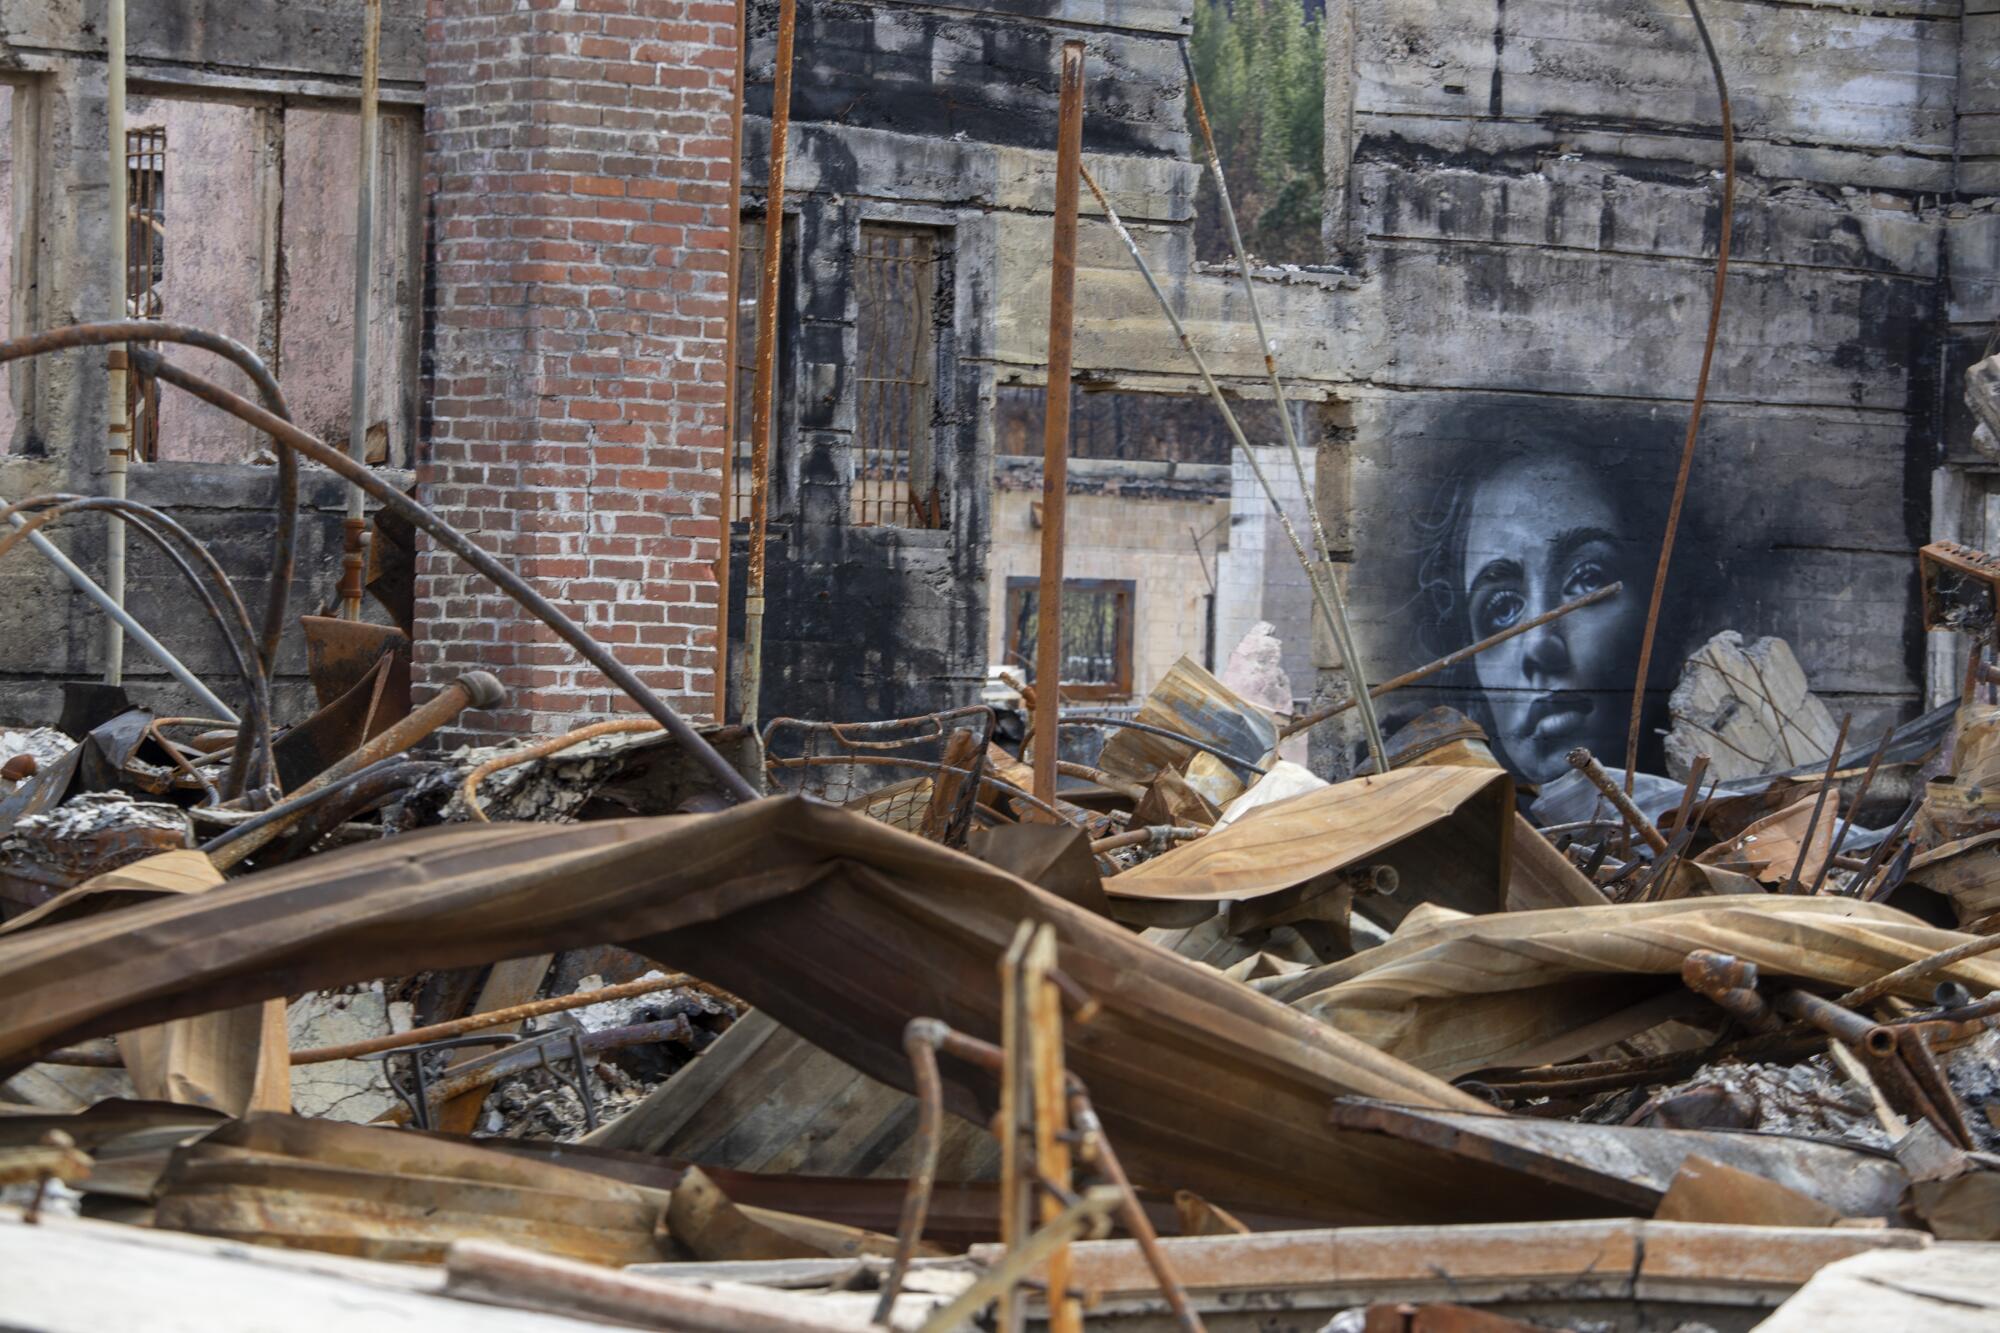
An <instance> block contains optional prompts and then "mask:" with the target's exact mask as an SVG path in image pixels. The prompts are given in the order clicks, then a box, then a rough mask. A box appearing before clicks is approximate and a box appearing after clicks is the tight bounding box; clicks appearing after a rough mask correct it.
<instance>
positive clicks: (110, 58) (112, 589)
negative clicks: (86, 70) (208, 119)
mask: <svg viewBox="0 0 2000 1333" xmlns="http://www.w3.org/2000/svg"><path fill="white" fill-rule="evenodd" d="M104 10H105V13H104V43H105V51H106V55H107V61H106V66H105V93H104V119H105V123H106V129H107V131H108V132H109V136H110V142H109V144H108V149H109V155H108V158H107V162H108V166H107V175H106V180H105V185H106V187H107V190H108V194H107V198H106V205H107V210H108V212H109V215H110V216H109V218H108V222H109V224H110V228H111V235H110V237H109V239H110V242H111V256H110V262H111V273H110V280H111V286H110V290H109V291H108V292H107V293H106V296H107V297H108V298H109V300H108V304H109V305H110V317H111V318H112V319H114V320H123V319H126V318H128V317H129V316H130V314H131V312H130V311H128V310H127V309H126V308H125V288H126V285H127V283H128V282H129V281H130V275H129V274H128V273H127V272H126V264H127V258H126V254H125V248H126V242H127V238H128V235H129V233H130V230H131V223H130V221H129V220H128V219H127V218H126V208H127V203H126V199H125V0H105V4H104ZM105 366H106V372H107V373H106V385H105V391H106V398H105V404H104V406H105V456H104V493H105V494H106V495H108V496H110V497H111V498H112V499H114V500H123V499H124V498H125V474H126V471H127V469H128V468H129V467H130V466H131V459H132V423H131V421H130V420H129V419H128V417H127V413H126V410H125V409H126V402H125V395H126V393H127V388H126V376H127V375H128V374H129V373H130V372H129V371H128V370H127V361H126V354H125V351H124V349H122V348H114V349H113V350H112V351H111V352H110V353H109V354H107V356H106V357H105ZM104 590H105V592H107V593H108V594H110V596H111V600H112V601H114V602H116V603H117V604H118V605H120V606H123V605H125V524H124V521H123V520H122V519H118V520H114V521H113V522H111V523H110V524H108V525H107V526H106V528H105V531H104ZM124 680H125V627H124V625H122V624H121V623H119V622H118V621H117V620H115V619H113V620H107V621H106V622H105V625H104V683H105V684H107V685H119V684H123V683H124Z"/></svg>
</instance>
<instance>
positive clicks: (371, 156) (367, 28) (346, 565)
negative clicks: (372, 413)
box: [340, 0, 382, 620]
mask: <svg viewBox="0 0 2000 1333" xmlns="http://www.w3.org/2000/svg"><path fill="white" fill-rule="evenodd" d="M381 68H382V0H362V6H361V162H360V167H359V170H358V172H357V174H356V182H357V188H356V191H355V200H354V363H353V366H352V367H351V370H350V374H349V378H348V393H347V456H348V457H349V458H352V459H353V460H354V461H355V462H356V463H358V464H360V465H362V466H363V467H366V466H367V464H368V334H369V332H370V329H369V319H368V313H369V306H370V304H371V300H370V298H371V296H372V295H373V293H372V292H371V291H370V286H371V283H370V279H371V278H372V277H373V276H374V274H373V273H372V272H371V270H372V269H373V268H374V253H375V171H376V166H375V157H376V154H375V126H376V121H377V118H378V116H379V113H380V103H381V78H380V75H381ZM367 527H368V506H367V496H366V494H365V493H364V492H363V491H362V489H361V488H360V487H359V486H355V485H351V484H350V485H349V486H348V488H347V518H346V521H345V522H344V523H343V524H342V547H341V557H340V566H341V567H340V617H341V619H343V620H359V619H361V588H362V585H363V584H364V583H366V582H367V580H368V539H367Z"/></svg>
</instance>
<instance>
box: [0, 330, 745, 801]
mask: <svg viewBox="0 0 2000 1333" xmlns="http://www.w3.org/2000/svg"><path fill="white" fill-rule="evenodd" d="M10 350H11V344H7V343H0V364H4V363H5V362H6V361H8V360H10V359H11V356H10V355H9V353H10ZM135 355H136V356H137V357H139V358H141V359H142V362H143V364H144V366H145V367H146V369H147V373H148V374H152V375H156V376H158V377H159V378H160V379H163V380H165V381H166V382H167V383H169V384H172V385H174V386H175V387H176V388H180V389H185V390H186V391H187V392H189V393H191V394H193V395H194V396H195V397H197V398H199V399H201V400H202V401H203V402H205V403H211V404H213V405H215V406H216V407H219V408H221V409H222V410H223V411H225V412H228V413H230V414H231V415H233V416H235V417H236V418H237V419H238V420H241V421H247V422H249V423H250V424H251V425H253V426H255V427H257V429H259V430H261V431H263V432H264V433H265V434H266V435H269V436H270V437H271V438H272V440H274V441H276V442H277V444H278V445H279V446H281V447H282V448H286V449H296V450H298V451H299V452H300V453H301V454H304V455H305V456H306V457H307V458H309V459H311V460H312V461H313V462H315V463H318V464H319V465H320V466H321V467H324V468H326V469H328V470H329V471H332V472H334V473H337V474H338V475H340V476H342V477H345V478H346V479H348V480H350V481H353V482H355V483H357V484H358V485H360V486H361V488H362V489H363V490H365V491H367V492H368V494H369V495H370V496H372V497H373V498H374V499H375V501H376V503H377V504H379V505H380V506H381V507H382V508H384V509H387V510H389V511H391V512H392V513H395V514H397V515H400V516H401V517H402V518H404V519H407V520H408V521H409V522H410V523H412V524H414V525H415V526H417V527H418V528H421V529H422V530H423V531H424V532H425V533H427V534H429V536H430V537H431V538H433V539H434V540H435V541H436V542H437V543H438V545H440V546H442V547H444V548H445V549H446V550H448V551H450V552H451V553H452V554H453V555H456V556H457V557H458V558H459V559H460V560H462V561H464V562H465V564H466V565H468V566H469V567H471V569H472V570H473V571H474V572H475V573H477V574H480V575H482V576H483V577H484V578H486V579H487V580H488V581H489V582H491V583H492V584H493V585H494V586H495V587H497V588H499V589H500V591H501V592H503V593H505V594H506V595H507V596H509V597H511V598H512V599H513V600H514V601H516V602H518V603H519V604H520V605H521V607H522V608H523V609H525V610H526V611H527V612H528V613H529V614H530V615H532V616H534V617H535V619H537V620H539V621H541V622H542V623H543V624H544V625H547V626H548V627H549V628H550V629H551V630H552V631H554V632H555V635H556V637H557V638H559V639H561V640H562V641H563V642H564V643H567V644H568V645H569V646H570V647H571V648H573V649H575V650H576V653H577V655H578V656H579V657H582V658H583V659H584V661H586V662H588V663H590V664H591V665H592V666H594V667H596V668H597V669H598V670H599V671H601V672H603V673H604V676H605V677H606V678H607V679H608V680H610V682H611V683H612V684H613V685H616V686H617V687H618V688H619V689H620V690H622V691H624V692H625V693H626V694H627V695H628V696H630V698H631V699H632V701H633V702H634V703H636V704H638V705H639V707H640V708H641V709H643V710H644V711H645V712H646V713H647V714H649V715H650V716H652V717H654V718H656V719H658V721H659V723H660V725H662V726H663V727H665V728H666V729H667V734H668V735H670V736H672V737H673V738H674V741H675V743H676V744H678V745H679V746H680V747H681V748H682V749H684V750H686V751H687V752H688V753H689V754H690V755H692V756H693V757H694V760H695V762H696V763H698V764H700V765H701V766H702V767H703V768H705V769H707V770H708V772H709V774H710V776H712V777H713V778H714V779H715V781H716V783H717V785H718V786H720V787H721V789H722V790H723V791H725V792H727V793H729V795H730V797H731V798H732V799H733V800H737V801H754V800H756V799H757V790H756V788H754V787H752V786H751V785H750V783H749V781H748V780H747V779H745V778H744V776H743V775H742V774H741V773H738V772H737V771H736V770H735V769H734V768H733V767H731V766H730V763H729V761H728V760H726V759H724V758H723V757H722V756H721V755H720V754H718V753H716V750H715V747H714V746H712V745H710V744H709V743H708V741H707V740H706V739H705V738H704V737H703V736H702V735H701V734H700V733H699V732H697V731H696V730H695V729H694V728H693V727H691V726H689V725H688V722H687V719H686V718H683V717H682V716H681V715H680V714H679V713H678V712H676V711H675V709H674V707H673V705H672V704H669V703H668V702H667V701H666V700H665V699H662V698H661V697H660V696H659V695H658V694H656V693H654V692H653V691H652V690H651V689H649V688H647V686H646V684H645V682H644V681H642V680H640V679H639V677H638V676H636V675H635V674H633V672H632V669H631V668H630V667H628V666H626V665H625V664H624V663H622V662H620V661H619V660H618V659H617V658H616V657H615V656H613V655H612V654H611V652H610V651H609V650H607V649H606V648H605V647H604V645H603V644H601V643H599V642H597V640H595V639H593V638H592V637H591V636H590V635H589V634H588V633H586V632H585V631H584V629H583V627H582V626H580V625H578V624H577V623H576V622H575V621H574V620H571V619H570V618H569V616H568V615H566V614H564V613H563V611H562V610H561V609H560V608H559V607H557V606H556V605H555V603H553V602H551V601H550V600H549V599H548V598H546V597H544V596H542V595H541V594H540V593H539V592H536V591H535V589H534V588H533V587H532V586H530V585H529V583H528V582H527V580H525V579H523V578H522V577H521V576H520V575H518V574H516V573H515V572H514V571H513V570H511V569H509V568H507V566H505V565H503V564H501V563H500V562H499V561H498V560H496V559H494V558H493V556H492V555H490V554H488V553H487V551H486V550H485V549H484V548H483V547H481V546H480V545H479V544H478V543H476V542H474V541H473V540H472V539H471V538H470V537H468V536H466V535H465V534H464V533H463V532H460V531H459V530H458V529H457V528H456V527H454V526H452V525H451V524H450V523H447V522H445V521H444V520H443V519H442V518H440V517H438V516H437V515H436V514H434V513H432V512H431V511H430V510H429V509H427V508H426V507H425V506H423V505H422V504H419V503H418V502H417V501H416V500H413V499H411V498H410V497H409V496H407V495H405V494H403V493H402V492H401V491H400V490H397V489H396V488H395V487H394V486H392V485H390V484H389V483H388V482H386V481H384V480H383V479H382V478H380V477H378V476H376V475H375V474H374V473H373V472H372V471H371V470H369V469H368V468H365V467H361V466H359V465H357V464H356V463H355V462H354V460H353V459H351V458H349V457H348V456H347V455H346V454H344V453H342V452H341V451H340V450H338V449H335V448H332V447H331V446H329V445H328V444H326V442H325V441H323V440H320V439H318V438H316V437H315V436H312V435H310V434H308V433H306V432H305V431H303V430H300V429H299V428H298V427H297V426H294V425H293V424H292V423H291V422H289V421H285V420H283V419H282V418H280V417H277V416H274V415H272V414H271V413H270V412H267V411H265V410H264V409H262V408H260V407H258V406H257V405H256V404H255V403H252V402H250V401H249V400H248V399H245V398H243V397H242V396H241V395H239V394H234V393H231V392H229V390H227V389H225V388H222V387H221V386H220V385H217V384H213V383H210V382H209V381H208V380H205V379H203V378H202V377H201V376H199V375H195V374H192V373H190V372H188V371H185V370H182V369H181V368H180V367H178V366H176V365H174V364H173V363H171V362H169V361H167V360H166V359H165V358H163V357H161V356H159V355H158V354H157V353H154V352H138V353H135Z"/></svg>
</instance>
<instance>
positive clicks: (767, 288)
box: [718, 0, 798, 731]
mask: <svg viewBox="0 0 2000 1333" xmlns="http://www.w3.org/2000/svg"><path fill="white" fill-rule="evenodd" d="M797 26H798V0H778V62H777V69H776V71H775V72H774V73H773V75H772V80H771V175H770V181H769V184H768V186H767V192H766V195H765V204H764V254H763V271H762V273H761V275H760V278H759V282H758V286H757V366H756V369H755V371H754V372H753V375H752V378H751V389H750V558H749V560H748V562H747V565H746V573H745V577H744V581H743V702H742V705H741V708H740V713H741V717H742V722H743V725H744V726H746V727H749V728H750V729H751V730H753V731H754V730H756V727H757V702H758V700H757V696H758V693H759V691H760V690H761V689H762V688H763V684H764V534H765V531H766V528H767V526H768V524H769V521H770V515H769V504H770V490H771V423H772V418H773V416H774V415H775V414H774V413H773V411H772V410H771V409H772V401H773V394H774V392H775V389H776V381H777V372H778V269H779V266H780V261H781V259H782V257H783V255H784V252H785V251H784V244H783V242H784V234H785V139H786V136H787V135H789V134H790V132H791V127H792V36H793V33H794V31H795V30H796V28H797ZM731 447H732V449H733V448H734V446H733V445H732V446H731ZM732 467H733V465H732ZM732 475H733V473H732ZM718 720H719V719H718Z"/></svg>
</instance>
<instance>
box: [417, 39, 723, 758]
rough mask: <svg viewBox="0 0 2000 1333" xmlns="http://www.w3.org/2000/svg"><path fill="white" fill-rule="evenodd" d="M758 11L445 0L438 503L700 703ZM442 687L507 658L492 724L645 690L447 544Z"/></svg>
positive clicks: (544, 720)
mask: <svg viewBox="0 0 2000 1333" xmlns="http://www.w3.org/2000/svg"><path fill="white" fill-rule="evenodd" d="M735 18H736V11H735V8H734V6H733V5H730V4H727V3H717V2H716V0H431V7H430V19H429V25H428V33H427V44H428V53H427V63H426V81H427V93H426V100H427V103H428V105H427V109H426V113H425V148H426V153H427V171H428V174H429V176H430V178H431V179H430V190H429V198H430V201H431V202H430V211H429V217H428V225H429V227H430V229H431V234H432V244H433V247H434V249H433V258H434V264H435V270H434V276H433V296H432V302H433V308H432V310H431V312H430V330H431V333H430V336H431V339H432V345H431V358H430V362H429V364H430V376H431V381H432V383H431V385H430V413H429V431H428V438H427V440H426V442H425V448H424V450H423V457H422V458H421V460H420V466H419V469H418V479H419V487H420V492H419V494H420V496H421V498H423V499H424V500H425V501H426V502H427V503H429V504H431V505H432V506H434V507H436V508H437V509H438V510H439V511H440V512H441V513H443V514H444V515H445V516H446V517H447V518H449V519H451V520H452V521H453V522H455V523H458V524H459V525H461V526H462V527H464V528H465V529H466V530H467V531H469V532H470V533H471V534H472V535H473V537H474V538H475V539H476V540H478V541H479V542H480V543H481V544H482V545H484V546H485V547H486V548H487V549H488V550H490V551H492V552H494V553H495V554H496V555H498V556H500V557H501V558H502V559H504V560H506V561H508V562H510V563H511V564H513V566H514V567H515V568H516V569H517V570H519V572H520V573H521V574H522V575H523V576H524V577H526V578H527V579H529V580H530V581H531V582H533V583H534V584H535V586H536V587H538V588H539V589H541V590H542V591H543V592H544V593H545V594H547V595H548V596H550V597H551V598H552V599H554V600H555V601H556V602H557V603H558V604H560V605H562V606H563V607H564V608H565V609H566V610H567V611H568V612H569V613H570V614H571V615H572V616H574V617H575V618H576V619H577V620H578V621H580V622H581V623H582V624H583V625H584V626H585V627H586V628H587V629H588V630H590V632H591V633H592V634H594V635H595V636H596V637H597V638H598V639H599V640H600V641H602V642H603V643H605V644H606V645H608V646H609V647H610V648H611V649H612V651H613V652H615V653H616V654H617V655H618V657H619V658H620V659H621V660H622V661H624V662H625V663H626V664H628V665H629V666H631V667H632V668H633V669H634V670H636V671H638V672H639V673H640V675H641V676H643V677H644V678H645V679H646V680H647V682H648V683H649V684H651V685H652V686H653V687H654V688H655V689H657V690H658V691H659V692H660V693H661V694H662V695H664V696H666V697H667V698H668V699H669V700H671V701H672V702H673V703H674V705H675V706H676V707H677V708H680V709H682V710H683V711H684V712H686V713H688V714H689V715H690V716H700V715H705V713H706V711H707V708H708V705H709V703H710V701H711V699H712V690H713V672H714V670H715V665H716V660H717V658H716V639H717V629H716V610H717V608H716V584H715V580H714V572H713V565H714V561H715V559H716V557H717V553H718V550H719V546H718V541H719V537H720V530H721V521H720V505H721V477H722V458H723V443H724V441H723V410H724V398H725V395H726V387H725V386H726V384H727V379H726V366H725V363H724V355H723V353H724V336H725V322H726V320H727V319H728V317H729V313H730V312H729V310H728V285H727V284H728V269H729V260H730V257H729V223H730V215H731V213H732V211H733V209H734V206H735V201H734V200H733V199H732V197H731V194H732V191H731V188H730V173H729V158H730V147H731V137H730V108H731V103H732V99H733V91H732V88H733V80H734V74H735V70H736V67H737V45H736V43H737V33H736V26H735ZM417 597H418V605H417V621H418V624H417V643H418V646H417V654H418V658H417V663H418V671H419V673H420V679H421V680H422V681H423V682H425V683H427V684H429V685H430V686H432V687H436V686H439V685H441V684H443V683H444V682H446V681H449V680H450V679H451V678H452V677H454V676H455V675H457V674H458V673H460V672H462V671H465V670H469V669H473V668H485V669H488V670H492V671H495V672H496V673H498V674H499V675H500V677H501V679H502V680H503V681H505V682H506V683H507V685H508V687H509V690H510V692H511V698H510V701H509V704H508V706H507V707H506V708H505V709H503V710H497V711H496V712H493V713H487V714H468V715H466V718H465V720H464V728H465V734H467V735H472V736H478V737H482V738H489V737H495V736H498V735H504V734H509V733H518V732H525V731H536V732H551V731H562V730H566V729H568V728H570V727H573V726H577V725H580V724H582V723H583V722H586V721H589V720H592V719H593V718H595V717H597V716H599V715H602V714H605V713H608V712H612V711H618V710H623V709H625V708H627V707H628V706H629V705H628V704H627V702H626V701H625V700H624V699H623V696H622V695H620V694H618V693H617V691H615V690H614V689H613V688H612V687H611V685H610V684H609V682H607V681H606V680H604V678H603V677H602V676H600V675H598V674H597V672H595V671H594V670H591V669H590V668H588V667H585V666H584V665H582V664H581V663H580V662H579V661H578V660H577V658H576V657H575V655H574V654H573V653H572V652H571V651H570V650H569V649H568V648H567V647H566V646H565V645H563V644H561V643H560V642H558V641H557V640H556V639H555V638H554V636H553V635H551V634H550V633H549V632H548V631H547V630H546V629H545V628H543V627H542V626H541V625H540V624H539V623H538V622H535V621H533V620H532V619H530V618H529V617H527V616H526V614H525V613H523V612H522V611H521V610H520V609H519V608H518V607H516V606H515V605H514V604H513V603H512V602H511V601H509V600H508V599H506V598H505V597H503V596H502V595H501V594H500V593H499V592H497V591H496V590H495V589H493V588H492V587H491V586H489V585H487V584H486V583H485V581H484V580H482V579H479V578H477V577H475V576H473V575H471V574H470V573H468V572H466V571H465V570H464V569H463V568H462V567H460V566H458V565H457V564H456V562H455V561H454V560H453V559H452V558H451V557H450V556H449V555H448V554H446V553H444V552H442V551H435V550H430V551H426V552H425V553H424V554H423V555H422V557H421V559H420V562H419V565H418V571H417Z"/></svg>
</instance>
